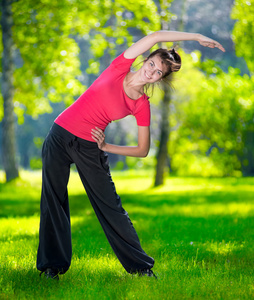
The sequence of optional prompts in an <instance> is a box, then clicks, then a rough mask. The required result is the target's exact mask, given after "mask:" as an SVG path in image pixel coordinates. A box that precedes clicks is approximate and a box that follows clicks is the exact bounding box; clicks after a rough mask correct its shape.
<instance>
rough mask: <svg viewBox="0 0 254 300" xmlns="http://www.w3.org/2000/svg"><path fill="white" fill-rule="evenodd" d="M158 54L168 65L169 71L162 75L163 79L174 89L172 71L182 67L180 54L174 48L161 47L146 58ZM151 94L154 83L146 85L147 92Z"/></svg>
mask: <svg viewBox="0 0 254 300" xmlns="http://www.w3.org/2000/svg"><path fill="white" fill-rule="evenodd" d="M155 55H158V56H159V57H160V59H161V62H162V63H163V64H165V65H166V66H167V71H166V73H165V74H164V75H163V77H162V81H164V83H165V84H168V85H169V86H170V87H171V88H172V89H173V86H172V73H173V72H178V71H179V70H180V69H181V64H182V60H181V57H180V55H179V54H178V53H177V52H176V51H175V49H174V48H172V49H169V50H167V49H163V48H159V49H157V50H155V51H153V52H152V53H150V54H149V55H148V57H147V58H146V59H145V61H147V60H148V59H149V58H152V57H153V56H155ZM149 90H150V92H149V94H151V96H152V95H153V91H154V84H149V83H148V84H146V86H145V93H148V91H149Z"/></svg>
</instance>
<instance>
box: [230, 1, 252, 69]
mask: <svg viewBox="0 0 254 300" xmlns="http://www.w3.org/2000/svg"><path fill="white" fill-rule="evenodd" d="M231 17H232V18H233V19H235V20H237V21H236V23H235V26H234V30H233V32H232V35H233V40H234V42H235V48H236V54H237V55H238V56H242V57H244V59H245V60H246V63H247V65H248V68H249V70H250V72H252V73H254V53H253V47H254V41H253V36H254V1H253V0H235V2H234V7H233V9H232V14H231Z"/></svg>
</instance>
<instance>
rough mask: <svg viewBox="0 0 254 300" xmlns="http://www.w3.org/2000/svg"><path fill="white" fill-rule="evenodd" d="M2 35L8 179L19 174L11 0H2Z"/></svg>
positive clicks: (4, 121)
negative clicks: (14, 105) (16, 145)
mask: <svg viewBox="0 0 254 300" xmlns="http://www.w3.org/2000/svg"><path fill="white" fill-rule="evenodd" d="M1 5H2V19H1V26H2V36H3V39H2V40H3V58H2V69H3V77H2V95H3V100H4V118H3V122H2V126H3V132H2V145H3V166H4V170H5V174H6V180H7V181H10V180H12V179H14V178H17V177H18V176H19V172H18V167H17V163H16V149H15V120H14V107H13V94H14V86H13V72H14V43H13V38H12V31H11V29H12V25H13V17H12V10H11V1H10V0H2V1H1Z"/></svg>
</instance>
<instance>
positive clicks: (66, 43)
mask: <svg viewBox="0 0 254 300" xmlns="http://www.w3.org/2000/svg"><path fill="white" fill-rule="evenodd" d="M147 11H149V12H150V14H147ZM7 15H8V18H9V19H8V21H6V20H7V19H6V16H7ZM11 16H13V21H12V20H11ZM111 18H115V20H116V22H115V24H116V27H115V28H111V26H110V24H109V23H110V22H109V20H110V19H111ZM136 22H137V23H138V28H139V30H141V31H143V32H146V33H147V32H148V31H149V30H150V29H151V28H154V29H155V28H156V22H157V19H156V6H155V4H154V3H153V1H151V0H148V1H146V2H143V1H141V0H140V1H135V2H132V1H131V2H130V1H126V0H125V1H124V0H122V1H117V2H115V1H107V0H102V1H92V2H89V5H87V3H86V2H85V1H78V0H74V1H70V0H62V1H58V0H28V1H17V2H13V1H11V0H4V1H2V22H1V24H2V28H1V29H2V32H3V42H4V48H5V49H8V48H6V45H9V46H8V47H9V48H10V49H13V46H12V45H15V49H16V50H15V59H14V58H13V56H12V53H11V51H9V52H8V53H9V59H11V61H7V57H6V54H5V52H4V57H3V80H4V81H3V89H2V91H3V93H4V92H5V91H7V90H8V92H9V95H7V96H8V97H7V96H5V94H3V101H4V107H5V111H4V121H3V124H6V122H7V120H8V122H12V124H14V122H13V118H14V112H15V114H16V115H17V117H18V120H19V122H22V119H23V115H24V113H26V114H30V115H32V116H33V117H36V116H37V115H38V114H42V113H45V112H50V111H51V106H50V101H52V102H60V101H64V102H65V103H66V104H67V105H68V104H70V103H72V102H73V98H74V97H75V96H78V95H80V94H81V93H82V92H83V91H84V87H83V86H82V84H81V83H80V81H79V80H78V75H80V74H81V72H80V61H79V56H78V55H79V47H78V44H77V42H76V40H75V39H77V38H78V37H82V36H88V37H89V35H90V34H91V35H92V36H93V41H91V48H92V51H93V53H94V54H95V58H96V57H97V58H98V57H99V56H101V55H102V54H103V53H104V51H105V49H106V48H107V47H109V49H110V50H111V52H112V51H114V48H115V44H122V43H128V44H130V43H131V41H132V38H131V36H130V35H129V34H128V27H131V26H134V25H136ZM5 24H8V30H7V29H6V28H5V27H4V26H5ZM3 29H4V30H3ZM11 30H13V39H12V35H11ZM6 32H7V33H8V34H6ZM108 36H110V37H111V40H107V39H106V37H108ZM12 41H13V42H12ZM4 51H6V50H4ZM12 51H13V50H12ZM14 60H15V64H14ZM6 62H8V67H9V68H10V70H13V71H12V72H13V75H12V73H11V72H10V71H9V70H8V69H6V66H5V63H6ZM98 66H99V64H98V62H95V61H90V69H92V71H95V72H96V71H98ZM14 67H15V70H14ZM7 75H8V84H9V86H8V87H7V86H6V84H5V82H7V79H6V78H7ZM12 82H13V85H12ZM7 99H8V100H7ZM1 101H2V99H0V102H1ZM13 103H14V104H15V105H13ZM10 120H12V121H10ZM9 124H11V123H9ZM7 127H8V129H7ZM11 128H12V127H11V126H10V125H8V126H4V127H3V136H4V137H8V139H9V140H8V145H14V144H15V134H14V129H11ZM9 130H12V132H11V133H10V132H9ZM6 140H7V139H6ZM8 147H10V146H8ZM11 147H12V148H13V146H11ZM3 157H4V160H5V171H6V179H7V181H8V180H10V179H12V178H15V177H17V176H18V173H17V171H15V172H13V173H12V174H11V175H9V171H8V170H7V168H6V165H8V166H9V167H8V168H9V169H10V170H11V171H13V170H14V169H15V167H14V165H15V163H11V161H15V150H11V151H10V148H7V147H6V146H4V147H3ZM7 173H8V174H7Z"/></svg>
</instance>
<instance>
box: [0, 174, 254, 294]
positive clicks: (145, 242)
mask: <svg viewBox="0 0 254 300" xmlns="http://www.w3.org/2000/svg"><path fill="white" fill-rule="evenodd" d="M0 175H1V174H0ZM1 176H2V175H1ZM1 176H0V178H1ZM40 178H41V174H40V172H33V173H32V172H30V173H29V172H22V179H19V180H17V181H14V182H11V183H8V184H4V183H1V182H0V299H61V298H62V299H253V298H254V276H253V269H254V230H253V228H254V218H253V216H254V201H253V200H254V178H224V179H216V178H213V179H207V178H206V179H205V178H168V179H167V182H166V184H165V186H163V187H160V188H156V189H152V188H151V185H152V176H151V174H145V173H143V174H142V173H138V174H135V173H134V172H123V173H120V172H119V173H117V172H115V173H113V178H114V181H115V184H116V188H117V192H118V193H119V194H120V196H121V198H122V202H123V206H124V208H125V209H126V210H127V211H128V213H129V215H130V218H131V220H132V222H133V224H134V226H135V228H136V230H137V232H138V234H139V237H140V240H141V244H142V246H143V248H144V250H145V251H146V252H147V253H148V254H149V255H151V256H153V257H154V258H155V261H156V263H155V266H154V272H155V273H156V274H157V276H158V280H155V279H154V278H148V277H138V276H136V275H135V276H132V275H130V274H128V273H126V272H125V270H124V269H123V268H122V266H121V265H120V263H119V262H118V260H117V259H116V257H115V255H114V253H113V252H112V250H111V248H110V246H109V245H108V242H107V240H106V238H105V236H104V233H103V231H102V229H101V227H100V225H99V222H98V221H97V219H96V217H95V214H94V212H93V210H92V207H91V205H90V203H89V201H88V199H87V196H86V195H85V193H84V190H83V187H82V185H81V183H80V181H79V178H78V175H77V173H74V172H73V173H72V174H71V179H70V183H69V195H70V197H69V198H70V209H71V216H72V218H71V221H72V239H73V259H72V265H71V268H70V270H69V271H68V272H67V273H66V274H65V275H63V276H61V277H60V280H59V282H55V281H52V280H46V279H45V278H40V277H39V272H38V271H37V270H36V266H35V264H36V251H37V246H38V228H39V199H40V185H41V179H40ZM2 181H3V180H2Z"/></svg>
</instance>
